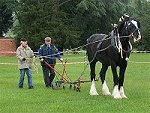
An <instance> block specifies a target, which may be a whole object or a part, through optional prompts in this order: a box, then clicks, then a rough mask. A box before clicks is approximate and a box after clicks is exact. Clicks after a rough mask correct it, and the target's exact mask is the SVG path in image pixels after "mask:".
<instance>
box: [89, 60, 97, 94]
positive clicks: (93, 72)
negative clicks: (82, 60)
mask: <svg viewBox="0 0 150 113" xmlns="http://www.w3.org/2000/svg"><path fill="white" fill-rule="evenodd" d="M96 62H97V61H95V60H93V61H92V62H91V63H90V69H91V81H92V82H91V88H90V95H98V93H97V90H96V87H95V76H96V74H95V65H96Z"/></svg>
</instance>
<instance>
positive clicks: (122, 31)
mask: <svg viewBox="0 0 150 113" xmlns="http://www.w3.org/2000/svg"><path fill="white" fill-rule="evenodd" d="M120 20H121V24H120V26H119V29H118V32H119V35H120V36H129V37H133V40H134V42H137V41H139V40H140V39H141V33H140V23H139V21H136V20H135V19H134V18H133V17H129V16H128V15H125V16H124V17H121V18H120Z"/></svg>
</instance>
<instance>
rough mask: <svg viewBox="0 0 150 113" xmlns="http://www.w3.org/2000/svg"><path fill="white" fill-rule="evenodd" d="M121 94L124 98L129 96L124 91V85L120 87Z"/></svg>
mask: <svg viewBox="0 0 150 113" xmlns="http://www.w3.org/2000/svg"><path fill="white" fill-rule="evenodd" d="M120 95H121V97H122V98H127V96H126V95H125V93H124V89H123V87H120Z"/></svg>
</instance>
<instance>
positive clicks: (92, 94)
mask: <svg viewBox="0 0 150 113" xmlns="http://www.w3.org/2000/svg"><path fill="white" fill-rule="evenodd" d="M90 95H91V96H96V95H99V94H98V93H97V92H90Z"/></svg>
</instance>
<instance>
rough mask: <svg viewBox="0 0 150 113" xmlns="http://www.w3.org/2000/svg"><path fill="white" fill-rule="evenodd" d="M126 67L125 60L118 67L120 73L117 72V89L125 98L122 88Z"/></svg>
mask: <svg viewBox="0 0 150 113" xmlns="http://www.w3.org/2000/svg"><path fill="white" fill-rule="evenodd" d="M126 67H127V61H125V62H124V63H123V65H122V66H121V67H120V73H119V90H120V95H121V97H122V98H127V96H126V95H125V93H124V89H123V83H124V74H125V70H126Z"/></svg>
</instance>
